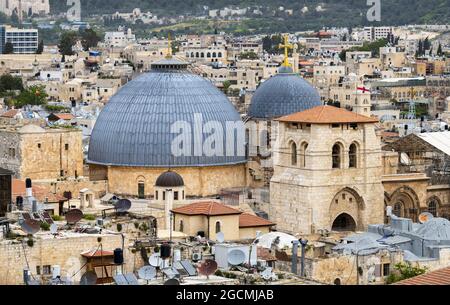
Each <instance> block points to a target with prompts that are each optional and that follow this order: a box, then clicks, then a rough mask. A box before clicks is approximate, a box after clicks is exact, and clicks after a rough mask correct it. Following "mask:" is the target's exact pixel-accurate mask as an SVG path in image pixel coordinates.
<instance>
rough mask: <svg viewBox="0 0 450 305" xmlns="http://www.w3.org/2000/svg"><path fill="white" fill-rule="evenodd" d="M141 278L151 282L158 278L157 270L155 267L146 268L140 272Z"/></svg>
mask: <svg viewBox="0 0 450 305" xmlns="http://www.w3.org/2000/svg"><path fill="white" fill-rule="evenodd" d="M138 275H139V278H141V279H143V280H147V281H151V280H153V279H154V278H155V277H156V268H155V267H153V266H144V267H142V268H141V269H139V271H138Z"/></svg>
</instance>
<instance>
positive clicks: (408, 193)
mask: <svg viewBox="0 0 450 305" xmlns="http://www.w3.org/2000/svg"><path fill="white" fill-rule="evenodd" d="M386 197H387V199H388V202H387V204H388V205H390V206H391V207H392V213H393V214H394V215H396V216H397V217H403V218H410V219H412V220H413V221H414V222H417V220H418V217H419V214H420V200H419V197H418V196H417V194H416V192H415V191H414V190H413V189H412V188H410V187H408V186H402V187H400V188H398V189H397V190H395V191H394V192H393V193H392V195H390V196H386Z"/></svg>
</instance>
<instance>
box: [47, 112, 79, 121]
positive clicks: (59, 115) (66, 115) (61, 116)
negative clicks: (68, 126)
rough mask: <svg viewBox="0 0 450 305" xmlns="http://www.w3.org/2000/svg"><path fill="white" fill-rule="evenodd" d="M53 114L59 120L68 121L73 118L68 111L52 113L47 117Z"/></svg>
mask: <svg viewBox="0 0 450 305" xmlns="http://www.w3.org/2000/svg"><path fill="white" fill-rule="evenodd" d="M52 115H53V116H55V117H57V118H58V119H60V120H66V121H70V120H72V119H73V118H74V116H73V115H72V114H70V113H52V114H51V115H50V116H49V117H51V116H52Z"/></svg>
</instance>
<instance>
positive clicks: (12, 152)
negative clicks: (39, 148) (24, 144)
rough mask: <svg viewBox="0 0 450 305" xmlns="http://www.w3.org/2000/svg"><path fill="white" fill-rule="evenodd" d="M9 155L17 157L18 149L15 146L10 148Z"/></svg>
mask: <svg viewBox="0 0 450 305" xmlns="http://www.w3.org/2000/svg"><path fill="white" fill-rule="evenodd" d="M9 157H10V158H15V157H16V149H15V148H10V149H9Z"/></svg>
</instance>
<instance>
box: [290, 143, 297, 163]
mask: <svg viewBox="0 0 450 305" xmlns="http://www.w3.org/2000/svg"><path fill="white" fill-rule="evenodd" d="M291 165H297V144H295V143H294V142H292V143H291Z"/></svg>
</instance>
